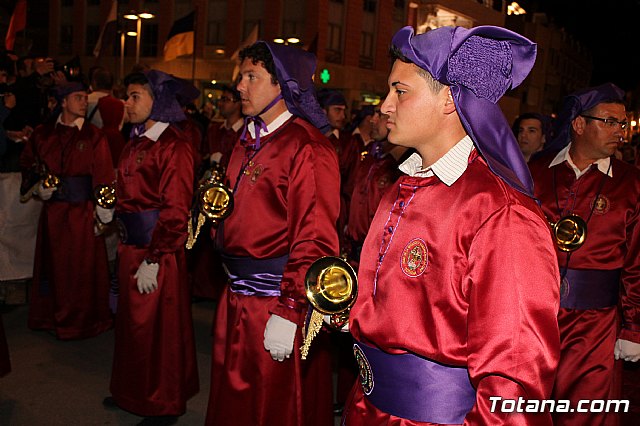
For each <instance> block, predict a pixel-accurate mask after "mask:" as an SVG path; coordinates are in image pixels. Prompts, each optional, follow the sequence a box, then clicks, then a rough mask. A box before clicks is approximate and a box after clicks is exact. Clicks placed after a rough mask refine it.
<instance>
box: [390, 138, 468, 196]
mask: <svg viewBox="0 0 640 426" xmlns="http://www.w3.org/2000/svg"><path fill="white" fill-rule="evenodd" d="M471 151H473V141H472V140H471V137H470V136H469V135H466V136H465V137H463V138H462V139H460V141H459V142H458V143H456V144H455V145H454V146H453V147H452V148H451V149H450V150H449V151H447V153H446V154H444V155H443V156H442V157H440V159H438V161H436V162H435V163H433V164H432V165H431V166H430V167H428V168H426V169H423V168H422V157H421V156H420V154H418V153H417V152H416V153H413V154H412V155H411V156H410V157H409V158H407V159H406V161H405V162H403V163H402V164H401V165H400V167H399V168H400V170H401V171H402V172H404V173H406V174H408V175H409V176H416V177H430V176H433V175H436V176H438V178H439V179H440V180H441V181H442V182H443V183H444V184H445V185H447V186H451V185H453V184H454V182H455V181H456V180H458V178H460V176H462V174H463V173H464V172H465V170H467V167H468V166H469V155H470V154H471Z"/></svg>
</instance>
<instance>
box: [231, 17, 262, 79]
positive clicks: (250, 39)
mask: <svg viewBox="0 0 640 426" xmlns="http://www.w3.org/2000/svg"><path fill="white" fill-rule="evenodd" d="M256 41H258V24H256V25H254V26H253V29H252V30H251V32H250V33H249V35H248V36H247V38H246V39H244V40H243V41H242V43H240V46H238V48H237V49H236V51H235V52H233V55H231V60H232V61H236V66H235V67H234V68H233V76H232V77H231V81H234V82H235V81H236V78H238V74H239V73H240V64H239V63H238V59H240V51H241V50H242V49H244V48H245V47H247V46H251V45H252V44H253V43H255V42H256Z"/></svg>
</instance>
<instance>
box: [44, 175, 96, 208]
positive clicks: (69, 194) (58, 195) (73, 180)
mask: <svg viewBox="0 0 640 426" xmlns="http://www.w3.org/2000/svg"><path fill="white" fill-rule="evenodd" d="M92 194H93V187H92V186H91V176H89V175H85V176H62V177H60V186H59V187H58V190H57V191H55V192H54V193H53V196H52V197H51V201H64V202H67V203H82V202H85V201H88V200H91V197H92Z"/></svg>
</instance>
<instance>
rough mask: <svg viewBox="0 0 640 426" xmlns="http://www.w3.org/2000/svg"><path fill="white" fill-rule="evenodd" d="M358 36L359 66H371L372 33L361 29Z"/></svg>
mask: <svg viewBox="0 0 640 426" xmlns="http://www.w3.org/2000/svg"><path fill="white" fill-rule="evenodd" d="M361 34H362V36H361V38H360V67H362V68H373V33H370V32H367V31H362V33H361Z"/></svg>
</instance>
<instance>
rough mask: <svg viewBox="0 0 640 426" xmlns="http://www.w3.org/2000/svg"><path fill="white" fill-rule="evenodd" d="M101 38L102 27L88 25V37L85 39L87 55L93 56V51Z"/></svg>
mask: <svg viewBox="0 0 640 426" xmlns="http://www.w3.org/2000/svg"><path fill="white" fill-rule="evenodd" d="M98 37H100V25H87V36H86V37H85V40H86V41H85V43H86V44H85V55H88V56H91V55H93V49H94V48H95V47H96V43H97V42H98Z"/></svg>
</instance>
